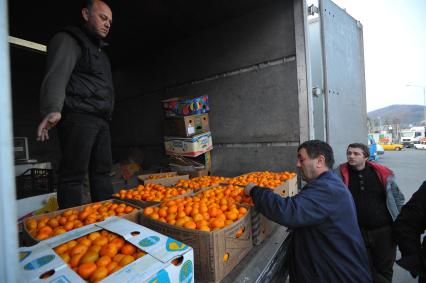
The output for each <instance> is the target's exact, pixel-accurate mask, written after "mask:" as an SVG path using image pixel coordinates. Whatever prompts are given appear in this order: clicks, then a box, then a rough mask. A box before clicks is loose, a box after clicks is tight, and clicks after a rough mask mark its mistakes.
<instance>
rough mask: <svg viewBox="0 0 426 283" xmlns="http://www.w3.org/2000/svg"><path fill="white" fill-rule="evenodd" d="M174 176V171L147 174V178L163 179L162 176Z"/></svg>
mask: <svg viewBox="0 0 426 283" xmlns="http://www.w3.org/2000/svg"><path fill="white" fill-rule="evenodd" d="M174 176H176V173H162V174H157V175H149V176H148V178H147V180H156V179H163V178H170V177H174Z"/></svg>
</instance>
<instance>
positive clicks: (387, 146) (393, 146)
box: [382, 143, 404, 150]
mask: <svg viewBox="0 0 426 283" xmlns="http://www.w3.org/2000/svg"><path fill="white" fill-rule="evenodd" d="M382 147H383V149H384V150H401V149H403V148H404V146H403V145H402V144H400V143H388V144H382Z"/></svg>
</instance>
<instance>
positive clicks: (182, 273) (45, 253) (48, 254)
mask: <svg viewBox="0 0 426 283" xmlns="http://www.w3.org/2000/svg"><path fill="white" fill-rule="evenodd" d="M100 229H106V230H108V231H110V232H113V233H116V234H118V235H120V236H122V237H123V238H124V239H125V240H126V241H127V242H129V243H131V244H133V245H134V246H136V247H137V248H140V249H142V250H143V251H145V252H146V253H147V255H145V256H142V257H141V258H138V259H137V260H135V261H134V262H132V263H130V264H128V265H126V266H125V267H123V268H122V269H120V270H118V271H116V272H114V273H112V274H110V275H109V276H108V277H106V278H105V279H103V280H102V281H101V282H103V283H108V282H111V283H117V282H120V283H127V282H128V283H131V282H179V283H180V282H188V283H190V282H194V254H193V250H192V248H191V247H190V246H187V245H185V244H182V243H180V242H178V241H176V240H174V239H171V238H169V237H166V236H164V235H162V234H160V233H158V232H155V231H152V230H150V229H148V228H146V227H143V226H140V225H138V224H135V223H133V222H130V221H128V220H125V219H121V218H118V217H110V218H108V219H107V220H105V221H103V222H99V223H96V224H91V225H88V226H85V227H84V229H83V230H73V231H70V232H69V233H66V234H62V235H60V236H58V237H55V238H51V239H48V240H46V241H43V242H40V243H39V244H37V245H35V246H33V247H29V248H28V247H23V248H20V249H19V253H20V264H19V268H20V270H19V282H23V283H24V282H25V283H28V282H73V283H74V282H75V283H84V282H86V281H85V280H83V278H81V277H80V276H79V275H78V274H77V273H76V272H74V271H73V270H72V269H71V268H69V267H68V265H67V264H66V263H65V262H64V261H63V260H62V259H61V258H60V257H59V256H58V255H57V254H56V253H55V252H54V250H53V248H55V247H56V246H58V245H60V244H63V243H66V242H68V241H70V240H73V239H76V238H79V237H82V236H84V235H87V234H89V233H91V232H94V231H98V230H100ZM173 259H179V260H178V264H177V265H174V264H172V260H173ZM42 275H50V276H49V277H48V278H46V279H40V277H41V276H42Z"/></svg>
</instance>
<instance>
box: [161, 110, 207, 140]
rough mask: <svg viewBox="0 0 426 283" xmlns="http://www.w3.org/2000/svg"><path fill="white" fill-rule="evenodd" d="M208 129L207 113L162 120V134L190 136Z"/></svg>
mask: <svg viewBox="0 0 426 283" xmlns="http://www.w3.org/2000/svg"><path fill="white" fill-rule="evenodd" d="M209 131H210V126H209V115H208V114H201V115H191V116H185V117H170V118H166V119H165V120H164V135H165V136H177V137H190V136H193V135H198V134H202V133H205V132H209Z"/></svg>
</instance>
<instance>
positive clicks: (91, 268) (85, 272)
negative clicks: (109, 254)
mask: <svg viewBox="0 0 426 283" xmlns="http://www.w3.org/2000/svg"><path fill="white" fill-rule="evenodd" d="M97 268H98V267H97V266H96V264H94V263H93V262H86V263H82V264H80V265H79V266H78V271H77V273H78V274H79V275H80V276H81V277H82V278H83V279H89V277H90V276H91V275H92V274H93V272H95V270H96V269H97Z"/></svg>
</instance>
